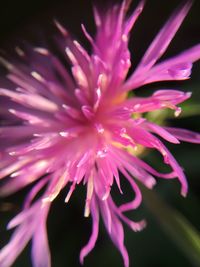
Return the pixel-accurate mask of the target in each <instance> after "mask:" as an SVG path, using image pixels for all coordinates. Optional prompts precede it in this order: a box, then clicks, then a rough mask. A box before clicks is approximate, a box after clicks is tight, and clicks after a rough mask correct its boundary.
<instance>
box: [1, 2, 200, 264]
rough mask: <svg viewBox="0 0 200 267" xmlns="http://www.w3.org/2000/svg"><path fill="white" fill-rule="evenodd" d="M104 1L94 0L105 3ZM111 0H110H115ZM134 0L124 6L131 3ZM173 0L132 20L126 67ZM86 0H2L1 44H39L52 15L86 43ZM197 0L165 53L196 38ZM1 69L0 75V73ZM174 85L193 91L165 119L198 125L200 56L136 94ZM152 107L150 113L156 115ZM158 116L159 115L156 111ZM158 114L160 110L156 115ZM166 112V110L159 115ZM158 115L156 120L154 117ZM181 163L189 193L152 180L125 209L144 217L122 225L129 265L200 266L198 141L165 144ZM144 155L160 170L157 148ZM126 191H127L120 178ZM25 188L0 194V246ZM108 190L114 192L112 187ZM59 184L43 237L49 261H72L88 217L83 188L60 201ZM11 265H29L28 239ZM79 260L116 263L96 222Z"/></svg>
mask: <svg viewBox="0 0 200 267" xmlns="http://www.w3.org/2000/svg"><path fill="white" fill-rule="evenodd" d="M107 2H108V1H99V3H101V4H103V5H106V4H107ZM115 2H116V1H115ZM137 3H138V1H137V0H135V1H133V4H132V6H131V9H133V8H134V6H136V4H137ZM180 3H182V1H180V0H168V1H161V0H149V1H147V3H146V7H145V9H144V12H143V13H142V15H141V17H140V19H139V20H138V22H137V24H136V26H135V28H134V30H133V31H132V35H131V39H130V50H131V53H132V62H133V69H134V67H135V66H136V65H137V63H138V62H139V59H140V58H141V56H142V55H143V53H144V52H145V50H146V49H147V47H148V44H149V43H150V42H151V40H152V39H153V37H154V36H155V35H156V33H157V32H158V31H159V29H160V28H161V26H162V25H163V24H164V22H165V21H166V20H167V18H168V17H169V16H170V14H171V12H173V10H174V9H175V8H176V7H177V6H178V5H180ZM93 4H94V2H93V1H91V0H56V1H50V0H49V1H48V0H34V1H24V0H18V1H1V6H0V47H1V49H4V50H7V51H11V50H12V49H13V47H14V46H15V45H16V44H18V43H20V42H23V41H25V40H26V41H28V42H31V43H33V44H34V45H37V46H38V45H41V44H43V43H44V42H48V41H49V40H51V37H52V35H53V34H54V33H55V28H54V26H53V18H57V19H59V20H60V21H61V23H62V24H63V25H66V27H67V29H68V30H69V31H70V32H72V33H73V34H74V36H76V37H77V39H78V40H79V41H80V42H81V43H82V44H84V45H85V46H86V47H87V48H88V49H89V44H88V43H87V41H86V40H85V38H84V36H83V34H82V32H81V27H80V24H81V23H84V24H85V26H86V27H87V29H88V31H89V32H91V33H92V34H94V32H95V28H94V23H93V17H92V5H93ZM199 14H200V1H198V0H196V1H195V2H194V4H193V6H192V9H191V11H190V13H189V15H188V16H187V18H186V19H185V21H184V23H183V25H182V27H181V29H180V30H179V32H178V33H177V35H176V37H175V38H174V39H173V42H172V43H171V45H170V46H169V49H168V51H167V53H165V55H164V57H163V58H165V57H169V56H172V55H175V54H176V53H178V52H180V51H183V50H184V49H186V48H189V47H191V46H192V45H194V44H197V43H198V42H199V41H200V19H199ZM3 74H4V73H3V71H1V75H3ZM160 88H171V89H172V88H176V89H181V90H185V91H187V90H188V91H192V92H193V95H192V99H191V100H189V101H187V103H185V104H184V105H183V113H182V114H181V115H180V117H179V118H176V119H174V118H173V113H172V112H171V113H169V114H167V115H168V117H169V118H168V119H167V120H166V123H167V124H168V125H173V126H177V127H184V128H187V129H190V130H195V131H200V63H196V64H194V67H193V73H192V77H191V79H190V80H187V81H184V82H178V83H175V82H170V83H157V84H154V85H151V86H145V87H143V88H141V89H140V90H139V91H138V92H137V93H136V94H140V95H149V94H151V93H152V92H153V91H155V90H156V89H160ZM158 115H159V114H153V116H152V117H151V118H152V119H155V118H156V120H158V119H160V117H156V116H158ZM162 115H163V114H162ZM159 116H160V115H159ZM164 116H165V114H164ZM161 120H162V119H161ZM168 147H169V148H170V150H171V151H172V152H173V154H174V155H175V156H176V158H177V160H178V162H179V163H180V165H181V166H183V167H184V169H185V172H186V175H187V177H188V182H189V194H188V197H187V198H186V199H184V198H182V197H181V196H180V185H179V183H178V182H177V181H176V180H174V181H163V180H161V179H160V180H159V181H158V184H157V186H156V188H155V189H154V191H153V192H148V191H147V192H144V194H145V197H144V203H143V205H142V206H141V208H139V209H138V210H137V211H134V212H131V213H130V217H131V218H133V219H142V218H146V220H147V221H148V226H147V228H146V229H145V230H144V231H142V232H140V233H134V232H132V231H131V230H130V229H128V228H127V227H126V226H125V244H126V246H127V249H128V252H129V255H130V266H131V267H132V266H133V267H169V266H173V267H175V266H182V267H192V266H200V259H199V258H200V256H198V252H199V253H200V242H199V237H198V234H199V233H198V230H199V226H200V209H199V202H200V198H199V193H200V181H199V179H200V160H199V159H200V146H198V145H194V144H186V143H182V144H181V145H178V146H177V145H169V146H168ZM142 157H143V158H145V160H146V161H147V162H149V163H151V164H154V166H155V167H156V168H158V169H160V170H163V166H162V162H161V158H160V157H159V156H158V154H157V153H148V152H145V153H144V154H143V155H142ZM123 186H124V191H125V192H126V198H127V199H130V198H131V192H129V188H128V187H127V185H126V184H124V185H123ZM27 190H28V189H25V190H23V191H22V192H19V193H17V194H15V195H14V196H12V197H9V198H6V199H1V203H0V218H1V219H0V245H1V247H2V246H3V245H4V244H6V242H7V241H8V239H9V235H10V232H6V231H5V228H6V224H7V222H8V221H9V219H10V218H11V217H13V216H14V215H15V214H16V213H17V212H18V211H19V210H20V205H21V203H22V201H23V197H24V195H25V194H26V192H27ZM115 191H116V190H115V188H114V189H113V192H112V194H113V196H114V198H116V201H118V197H117V196H116V195H117V194H118V192H117V191H116V192H115ZM66 192H67V191H65V190H63V192H62V193H61V195H60V196H59V197H58V198H57V199H56V200H55V201H54V204H53V205H52V209H51V212H50V215H49V219H48V232H49V242H50V248H51V253H52V267H66V266H70V267H79V266H80V264H79V260H78V256H79V251H80V249H81V247H82V246H83V245H84V244H85V243H86V242H87V240H88V238H89V235H90V231H91V221H90V219H85V218H84V216H83V210H84V199H85V189H84V187H82V186H80V187H79V188H77V190H76V191H75V193H74V195H73V197H72V199H71V201H70V203H69V204H67V205H66V204H64V198H65V195H66ZM13 266H14V267H29V266H31V261H30V245H29V246H28V247H27V248H26V249H25V250H24V252H23V253H22V254H21V256H20V257H19V258H18V259H17V261H16V263H15V264H14V265H13ZM85 266H86V267H100V266H101V267H102V266H105V267H107V266H115V267H118V266H119V267H120V266H123V262H122V259H121V256H120V254H119V253H118V251H117V249H116V248H115V247H114V246H113V244H112V242H111V241H110V239H109V237H108V235H107V233H106V231H105V229H104V227H103V223H102V222H101V227H100V235H99V238H98V242H97V244H96V248H95V249H94V250H93V252H92V253H91V254H90V255H89V256H88V257H87V258H86V260H85Z"/></svg>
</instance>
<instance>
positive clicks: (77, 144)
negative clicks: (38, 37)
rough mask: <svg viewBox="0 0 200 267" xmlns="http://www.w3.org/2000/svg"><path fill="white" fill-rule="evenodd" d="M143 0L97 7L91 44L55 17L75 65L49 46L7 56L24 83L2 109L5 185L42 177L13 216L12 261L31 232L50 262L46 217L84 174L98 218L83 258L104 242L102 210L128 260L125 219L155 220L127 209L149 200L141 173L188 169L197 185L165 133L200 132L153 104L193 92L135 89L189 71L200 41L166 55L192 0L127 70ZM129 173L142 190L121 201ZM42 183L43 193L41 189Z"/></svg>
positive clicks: (18, 82) (198, 139) (151, 177)
mask: <svg viewBox="0 0 200 267" xmlns="http://www.w3.org/2000/svg"><path fill="white" fill-rule="evenodd" d="M143 6H144V1H141V2H140V4H139V5H138V7H137V8H136V9H135V11H134V12H133V14H132V15H130V16H127V15H126V11H127V9H128V1H123V3H122V4H121V5H115V6H113V7H110V8H108V10H107V11H106V12H101V10H99V9H94V16H95V23H96V27H97V33H96V37H95V39H93V38H92V37H91V36H90V35H89V33H88V32H87V31H86V29H85V27H84V26H83V25H82V29H83V32H84V34H85V36H86V37H87V39H88V40H89V42H90V43H91V46H92V52H91V54H88V52H87V51H86V50H85V49H84V48H83V47H82V46H81V44H80V43H79V42H78V41H77V40H74V39H73V38H72V37H71V36H70V34H69V33H68V32H67V30H66V29H65V28H64V27H63V26H62V25H61V24H60V23H59V22H58V21H55V25H56V27H57V29H58V31H59V32H60V35H61V37H62V39H59V41H58V44H59V46H60V48H61V50H62V52H63V53H64V55H65V56H66V57H67V59H68V60H69V61H70V63H71V66H72V67H71V74H70V73H69V72H68V70H67V68H66V67H65V66H64V64H63V63H62V62H61V61H60V60H59V59H58V57H57V56H56V55H55V54H53V53H51V51H50V50H48V49H47V48H45V47H33V48H30V47H26V48H24V49H22V48H19V47H17V48H16V53H17V56H18V57H19V58H20V60H17V61H15V62H14V60H12V59H9V58H5V57H1V58H0V61H1V63H2V64H3V65H4V66H5V67H6V68H7V69H8V72H9V74H8V76H7V78H8V80H10V81H11V82H12V87H13V85H14V86H15V88H14V89H13V88H10V89H7V88H1V89H0V95H1V99H2V105H1V112H2V114H3V116H5V118H6V119H7V120H8V121H9V125H8V126H2V127H1V128H0V138H1V140H2V141H3V142H1V146H0V147H1V152H0V153H1V154H0V156H1V170H0V178H5V182H4V183H3V184H2V186H1V188H0V195H1V196H7V195H10V194H12V193H14V192H16V191H18V190H20V189H22V188H24V187H25V186H27V185H29V184H31V183H33V182H34V183H33V186H32V189H31V190H30V192H29V193H28V195H27V197H26V199H25V202H24V207H23V209H22V211H21V212H20V213H19V214H18V215H17V216H16V217H15V218H14V219H12V220H11V221H10V223H9V224H8V228H9V229H11V228H14V227H15V231H14V233H13V235H12V237H11V240H10V242H9V243H8V245H6V246H5V247H4V248H3V249H2V250H1V252H0V266H2V267H8V266H11V265H12V263H13V262H14V260H15V259H16V257H17V256H18V255H19V254H20V252H21V251H22V250H23V248H24V247H25V245H26V244H27V243H28V241H29V240H30V239H32V261H33V265H34V266H35V267H41V266H45V267H46V266H50V256H49V249H48V241H47V235H46V226H45V224H46V218H47V215H48V211H49V208H50V206H51V203H52V201H53V200H54V199H55V198H56V197H57V196H58V194H59V193H60V191H61V190H62V189H63V188H68V185H70V186H69V191H68V193H67V195H66V199H65V202H68V201H69V200H70V197H71V195H72V193H73V191H74V190H75V188H76V187H77V186H78V185H79V184H80V183H83V184H85V187H86V200H85V211H84V215H85V216H86V217H88V216H89V215H90V214H91V217H92V221H93V226H92V234H91V237H90V239H89V241H88V244H87V245H86V246H85V247H84V248H83V249H82V250H81V253H80V261H81V262H82V263H83V260H84V257H85V256H86V255H87V254H88V253H89V252H90V251H91V250H92V249H93V247H94V246H95V242H96V240H97V237H98V230H99V216H100V215H101V216H102V218H103V221H104V224H105V227H106V229H107V231H108V234H109V235H110V237H111V239H112V241H113V243H114V244H115V246H116V247H117V248H118V249H119V251H120V252H121V254H122V256H123V260H124V266H126V267H128V266H129V259H128V253H127V251H126V248H125V246H124V232H123V226H122V222H124V223H126V224H127V225H128V226H129V227H130V228H131V229H132V230H134V231H140V230H142V229H143V228H144V226H145V221H143V220H142V221H140V222H134V221H131V220H130V219H129V218H128V217H127V216H126V215H125V214H124V213H125V212H126V211H129V210H134V209H136V208H137V207H138V206H139V205H140V204H141V201H142V195H141V192H140V189H139V187H138V185H137V183H136V181H135V179H136V180H138V181H140V182H141V183H143V184H144V185H145V186H146V187H148V188H152V187H153V186H154V185H155V183H156V179H155V177H161V178H166V179H171V178H178V179H179V181H180V183H181V194H182V195H183V196H185V195H186V194H187V181H186V178H185V175H184V173H183V170H182V168H181V167H180V166H179V164H178V163H177V162H176V160H175V158H174V157H173V156H172V154H171V153H170V152H169V150H168V149H167V148H166V146H165V145H164V144H163V143H162V141H161V140H160V138H159V137H161V138H162V139H165V140H167V141H169V142H171V143H174V144H178V143H179V140H184V141H189V142H194V143H200V135H199V134H196V133H193V132H190V131H187V130H183V129H177V128H170V127H161V126H159V125H157V124H154V123H153V122H150V121H148V120H147V119H146V118H145V117H144V116H143V114H144V113H146V112H151V111H154V110H159V109H168V108H169V109H172V110H174V112H175V116H178V115H179V113H180V112H181V109H180V107H178V106H177V105H178V104H179V103H181V102H183V101H185V100H186V99H188V98H189V97H190V96H191V93H185V92H181V91H177V90H168V89H164V90H158V91H156V92H155V93H154V94H153V95H151V96H149V97H136V96H133V97H131V98H130V97H127V96H128V92H130V91H131V90H134V89H138V88H139V87H141V86H143V85H145V84H149V83H153V82H157V81H168V80H185V79H188V78H189V76H190V74H191V69H192V63H193V62H194V61H196V60H198V59H199V58H200V44H199V45H196V46H194V47H192V48H190V49H188V50H186V51H184V52H182V53H180V54H179V55H177V56H175V57H173V58H169V59H167V60H164V61H161V62H158V60H159V59H160V58H161V56H162V55H163V54H164V52H165V51H166V49H167V47H168V45H169V43H170V41H171V40H172V38H173V37H174V35H175V33H176V32H177V30H178V29H179V27H180V25H181V23H182V21H183V19H184V17H185V16H186V14H187V13H188V10H189V9H190V6H191V4H190V2H187V3H186V4H184V5H183V6H182V7H181V8H180V9H178V10H176V11H175V12H174V13H173V15H172V16H171V17H170V19H169V20H168V21H167V23H166V24H165V25H164V27H163V28H162V29H161V31H160V32H159V33H158V35H157V36H156V37H155V39H154V40H153V42H152V44H151V45H150V46H149V48H148V49H147V51H146V53H145V55H144V56H143V58H142V59H141V61H140V63H139V65H138V66H137V67H136V69H135V71H134V72H133V74H131V75H130V76H129V78H127V73H128V71H129V69H130V66H131V61H130V52H129V50H128V40H129V33H130V30H131V29H132V27H133V25H134V24H135V22H136V20H137V18H138V17H139V15H140V13H141V11H142V9H143ZM16 62H17V63H16ZM158 136H159V137H158ZM138 146H141V147H143V148H150V149H155V150H158V151H159V152H160V153H161V155H162V156H163V159H164V162H165V164H167V165H169V166H170V167H171V169H172V171H171V172H170V173H164V174H163V173H159V172H158V171H156V170H155V169H154V168H153V167H151V166H149V165H148V164H147V163H145V162H144V161H143V160H141V159H140V158H139V157H138V156H137V149H138ZM120 173H121V174H123V179H126V180H127V181H128V182H129V184H130V186H131V187H132V189H133V192H134V199H133V200H132V201H131V202H128V203H125V204H122V205H121V206H117V205H116V204H115V202H114V201H113V199H112V197H111V194H110V191H111V188H112V185H113V184H114V183H115V184H116V185H117V186H118V189H119V193H122V188H121V186H120V180H121V179H122V178H120V175H119V174H120ZM42 189H43V191H41V190H42ZM39 192H43V193H42V195H41V194H40V196H39V197H37V196H38V193H39Z"/></svg>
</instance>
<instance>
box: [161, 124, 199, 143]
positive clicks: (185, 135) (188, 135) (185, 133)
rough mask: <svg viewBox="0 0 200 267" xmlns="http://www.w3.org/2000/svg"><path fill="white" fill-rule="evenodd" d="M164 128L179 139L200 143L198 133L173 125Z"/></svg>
mask: <svg viewBox="0 0 200 267" xmlns="http://www.w3.org/2000/svg"><path fill="white" fill-rule="evenodd" d="M165 129H166V130H167V131H168V132H170V133H171V134H173V135H174V136H176V138H177V139H179V140H181V141H185V142H189V143H195V144H200V133H195V132H192V131H189V130H186V129H180V128H173V127H165Z"/></svg>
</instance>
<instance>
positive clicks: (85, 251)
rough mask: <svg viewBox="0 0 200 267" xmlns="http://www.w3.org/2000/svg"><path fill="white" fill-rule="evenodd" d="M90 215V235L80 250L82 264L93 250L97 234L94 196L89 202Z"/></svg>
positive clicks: (97, 222)
mask: <svg viewBox="0 0 200 267" xmlns="http://www.w3.org/2000/svg"><path fill="white" fill-rule="evenodd" d="M91 214H92V234H91V237H90V239H89V241H88V243H87V245H86V246H84V247H83V248H82V249H81V252H80V262H81V264H83V262H84V258H85V257H86V256H87V255H88V254H89V253H90V251H91V250H92V249H93V248H94V246H95V243H96V240H97V237H98V232H99V210H98V204H97V201H96V198H95V196H94V197H93V199H92V200H91Z"/></svg>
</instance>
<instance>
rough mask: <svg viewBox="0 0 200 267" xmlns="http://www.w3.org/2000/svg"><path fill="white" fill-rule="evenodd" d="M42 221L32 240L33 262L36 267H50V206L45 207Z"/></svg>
mask: <svg viewBox="0 0 200 267" xmlns="http://www.w3.org/2000/svg"><path fill="white" fill-rule="evenodd" d="M42 213H43V214H42V215H41V218H40V221H39V222H38V225H37V228H36V230H35V232H34V234H33V238H32V251H31V252H32V262H33V266H34V267H50V266H51V259H50V252H49V245H48V238H47V229H46V216H47V213H48V206H47V207H45V206H44V207H43V211H42Z"/></svg>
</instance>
